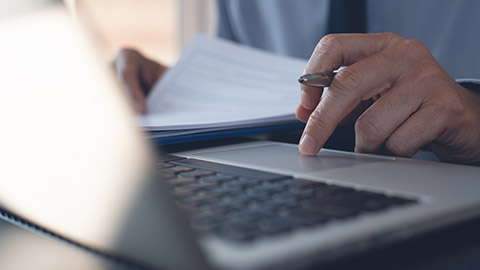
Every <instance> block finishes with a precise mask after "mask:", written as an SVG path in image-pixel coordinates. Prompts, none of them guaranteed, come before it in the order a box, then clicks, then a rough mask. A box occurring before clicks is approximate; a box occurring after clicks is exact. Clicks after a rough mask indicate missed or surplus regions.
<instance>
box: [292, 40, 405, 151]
mask: <svg viewBox="0 0 480 270" xmlns="http://www.w3.org/2000/svg"><path fill="white" fill-rule="evenodd" d="M345 36H346V35H345ZM368 36H370V35H349V37H348V38H351V40H346V41H344V42H343V43H341V44H343V45H340V47H339V48H338V49H337V50H336V51H335V50H334V51H333V52H332V53H330V54H325V57H324V58H325V59H327V60H326V61H323V60H322V61H321V62H322V63H317V64H316V66H327V65H328V64H329V63H330V64H331V65H338V64H339V65H343V64H346V65H349V67H347V68H346V69H343V70H342V71H340V72H339V73H338V74H337V75H336V76H335V78H334V79H333V81H332V84H331V85H330V88H329V91H328V92H327V93H326V94H325V95H324V97H323V98H322V100H321V101H320V103H319V104H318V105H317V107H316V108H315V110H314V111H313V112H312V114H311V115H310V116H309V119H308V122H307V126H306V127H305V130H304V134H303V135H302V139H301V140H300V145H299V150H300V152H301V153H302V154H304V155H315V154H316V153H317V152H318V151H319V150H320V148H321V147H322V146H323V144H324V143H325V142H326V140H327V139H328V137H330V135H331V134H332V133H333V131H334V130H335V128H336V126H337V125H338V123H339V122H340V121H341V120H342V119H343V118H345V116H346V115H347V114H348V113H350V112H351V111H352V110H353V109H354V108H355V107H356V106H357V105H358V104H359V103H360V102H361V101H363V100H368V99H370V98H371V97H373V96H375V95H377V94H380V93H382V92H383V91H385V90H387V89H389V88H390V87H391V85H393V83H394V82H395V80H396V79H397V78H399V77H400V76H399V75H400V72H401V70H403V65H402V64H403V63H402V62H401V61H397V63H396V65H395V66H393V65H390V64H389V63H390V61H388V58H387V56H386V54H385V53H383V52H382V51H381V50H382V49H383V48H384V47H385V41H384V40H383V38H380V40H378V39H377V36H371V37H372V39H369V38H368ZM366 37H367V38H366ZM362 42H365V43H366V44H361V43H362ZM376 42H378V43H381V46H380V45H378V44H376ZM352 44H358V45H359V46H357V47H352ZM359 49H363V50H364V51H357V50H359ZM376 52H378V53H376ZM369 54H370V55H369ZM322 59H323V58H322ZM359 59H360V60H362V61H360V60H359ZM311 60H312V59H311ZM385 60H387V61H385ZM355 61H359V62H355ZM319 62H320V61H319ZM352 63H353V64H352ZM312 65H313V64H312Z"/></svg>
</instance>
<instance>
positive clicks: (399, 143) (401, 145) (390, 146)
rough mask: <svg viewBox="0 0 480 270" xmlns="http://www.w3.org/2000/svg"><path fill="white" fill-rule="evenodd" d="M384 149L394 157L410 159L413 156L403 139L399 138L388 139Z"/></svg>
mask: <svg viewBox="0 0 480 270" xmlns="http://www.w3.org/2000/svg"><path fill="white" fill-rule="evenodd" d="M385 147H386V148H387V150H388V151H389V152H390V153H392V154H393V155H395V156H400V157H411V156H412V155H413V154H414V153H411V151H410V150H409V149H408V144H407V142H406V141H405V139H402V138H399V137H393V138H392V137H390V139H388V140H387V142H386V143H385Z"/></svg>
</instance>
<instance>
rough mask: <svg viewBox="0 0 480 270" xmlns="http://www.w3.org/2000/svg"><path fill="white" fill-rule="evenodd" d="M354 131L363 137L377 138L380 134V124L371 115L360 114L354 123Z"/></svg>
mask: <svg viewBox="0 0 480 270" xmlns="http://www.w3.org/2000/svg"><path fill="white" fill-rule="evenodd" d="M355 133H357V134H359V135H360V136H361V137H362V138H365V139H367V140H368V139H369V138H371V139H377V138H380V137H381V134H382V124H381V123H380V122H379V121H378V120H377V119H376V117H374V116H371V115H361V116H360V117H359V118H358V119H357V122H356V123H355Z"/></svg>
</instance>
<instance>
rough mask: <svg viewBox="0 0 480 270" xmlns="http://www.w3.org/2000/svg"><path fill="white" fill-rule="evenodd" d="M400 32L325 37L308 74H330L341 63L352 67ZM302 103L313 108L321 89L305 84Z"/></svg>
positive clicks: (303, 105)
mask: <svg viewBox="0 0 480 270" xmlns="http://www.w3.org/2000/svg"><path fill="white" fill-rule="evenodd" d="M398 39H399V36H398V35H396V34H389V33H388V34H333V35H326V36H325V37H323V38H322V39H321V40H320V41H319V42H318V44H317V46H316V47H315V50H314V51H313V53H312V56H311V57H310V60H309V61H308V63H307V66H306V67H305V72H304V73H305V74H307V73H316V72H325V73H330V72H332V71H334V70H336V69H338V68H340V67H341V66H348V65H351V64H353V63H355V62H358V61H360V60H362V59H364V58H365V57H368V56H370V55H372V54H375V53H376V52H379V51H381V50H382V49H383V48H385V47H386V46H387V45H388V44H389V43H390V42H392V41H396V40H398ZM300 87H301V90H302V94H301V101H300V105H301V106H302V107H303V108H305V109H306V110H310V111H312V110H313V109H314V108H315V107H316V106H317V105H318V102H319V101H320V97H321V95H322V92H323V91H322V90H323V89H321V88H318V87H312V86H308V85H301V86H300Z"/></svg>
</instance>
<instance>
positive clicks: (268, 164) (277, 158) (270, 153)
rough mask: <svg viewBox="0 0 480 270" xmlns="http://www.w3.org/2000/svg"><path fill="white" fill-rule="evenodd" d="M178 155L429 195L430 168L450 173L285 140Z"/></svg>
mask: <svg viewBox="0 0 480 270" xmlns="http://www.w3.org/2000/svg"><path fill="white" fill-rule="evenodd" d="M180 155H183V156H186V157H190V158H196V159H202V160H207V161H213V162H218V163H224V164H228V165H233V166H241V167H248V168H251V169H258V170H265V171H270V172H274V173H280V174H286V175H293V176H295V177H298V178H305V179H311V180H320V181H327V182H329V181H332V182H336V183H341V182H343V183H348V184H354V185H357V186H370V187H375V188H381V189H390V190H396V191H404V192H409V193H410V192H413V191H416V192H419V191H420V192H425V193H427V194H428V193H430V192H431V191H432V185H431V183H429V181H423V179H424V178H425V176H426V175H428V176H429V177H428V178H430V177H431V176H432V169H433V170H442V171H444V173H441V172H439V173H438V175H439V177H437V179H436V180H437V183H440V182H443V180H445V181H447V180H448V179H447V178H449V177H448V175H451V174H452V171H451V170H450V171H449V170H448V169H445V164H443V167H442V166H441V164H442V163H437V162H418V161H414V160H408V159H402V158H395V157H386V156H385V157H383V156H377V155H366V154H356V153H349V152H342V151H335V150H328V149H322V150H321V151H320V152H319V153H318V154H317V156H314V157H308V156H302V155H301V154H300V153H299V151H298V146H297V145H294V144H284V143H267V144H263V145H262V144H255V143H252V144H241V145H239V146H238V147H235V146H234V147H230V148H210V149H204V150H197V151H193V152H184V153H180ZM420 163H421V164H420ZM444 177H445V179H441V178H444ZM416 192H415V193H416Z"/></svg>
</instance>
